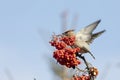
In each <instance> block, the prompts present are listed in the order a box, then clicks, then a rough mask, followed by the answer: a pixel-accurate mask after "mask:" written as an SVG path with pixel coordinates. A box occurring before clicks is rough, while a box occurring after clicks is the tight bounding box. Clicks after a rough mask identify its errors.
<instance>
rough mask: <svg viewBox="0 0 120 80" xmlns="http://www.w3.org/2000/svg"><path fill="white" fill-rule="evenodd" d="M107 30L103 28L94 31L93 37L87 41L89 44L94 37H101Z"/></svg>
mask: <svg viewBox="0 0 120 80" xmlns="http://www.w3.org/2000/svg"><path fill="white" fill-rule="evenodd" d="M105 31H106V30H102V31H100V32H97V33H94V34H92V37H91V39H90V40H89V41H87V43H88V44H90V43H92V42H93V40H94V39H96V38H97V37H99V36H100V35H101V34H103V33H104V32H105Z"/></svg>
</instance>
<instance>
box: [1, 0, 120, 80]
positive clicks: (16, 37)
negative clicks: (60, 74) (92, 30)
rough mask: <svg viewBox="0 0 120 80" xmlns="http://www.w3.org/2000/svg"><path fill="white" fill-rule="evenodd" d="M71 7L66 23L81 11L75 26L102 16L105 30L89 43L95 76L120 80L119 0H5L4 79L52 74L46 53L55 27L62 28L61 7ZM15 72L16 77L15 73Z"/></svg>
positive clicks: (48, 79)
mask: <svg viewBox="0 0 120 80" xmlns="http://www.w3.org/2000/svg"><path fill="white" fill-rule="evenodd" d="M64 11H67V12H68V19H67V23H68V24H67V26H68V29H70V27H71V24H72V19H73V18H74V16H75V15H76V14H78V16H79V20H78V23H77V27H76V30H77V31H79V30H80V29H81V28H82V27H84V26H87V25H88V24H90V23H92V22H94V21H96V20H98V19H101V20H102V21H101V23H100V24H99V26H98V28H97V29H96V32H97V31H100V30H102V29H106V30H107V31H106V32H105V33H104V34H103V35H102V36H100V37H99V38H98V39H96V40H95V41H94V42H93V44H92V45H91V51H92V52H93V53H94V56H95V57H96V60H92V59H91V57H90V56H87V55H86V56H87V57H88V59H90V62H91V63H92V64H94V65H95V66H96V67H98V69H99V72H100V74H99V76H98V79H97V80H101V77H102V76H104V75H106V74H107V76H106V77H105V80H118V79H119V76H120V47H119V45H120V42H119V41H120V1H119V0H1V1H0V80H33V78H34V77H35V78H37V80H42V79H44V80H53V76H52V74H51V70H50V68H49V64H48V62H49V61H48V60H47V57H48V56H49V57H51V58H52V48H50V44H49V43H48V42H49V40H50V37H51V35H52V33H53V32H55V33H56V34H59V33H60V29H61V26H62V24H61V23H62V21H61V13H62V12H64ZM11 76H12V77H11Z"/></svg>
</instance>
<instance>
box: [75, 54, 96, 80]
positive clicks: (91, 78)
mask: <svg viewBox="0 0 120 80" xmlns="http://www.w3.org/2000/svg"><path fill="white" fill-rule="evenodd" d="M77 56H78V57H79V58H81V59H82V60H83V61H84V63H85V65H86V69H87V70H88V73H89V75H91V72H90V68H89V66H88V63H87V61H86V59H85V57H84V56H82V55H81V54H80V55H79V54H77ZM90 80H94V76H90Z"/></svg>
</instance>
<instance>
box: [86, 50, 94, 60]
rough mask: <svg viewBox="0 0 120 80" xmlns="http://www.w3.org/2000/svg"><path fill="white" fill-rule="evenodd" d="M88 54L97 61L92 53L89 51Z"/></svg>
mask: <svg viewBox="0 0 120 80" xmlns="http://www.w3.org/2000/svg"><path fill="white" fill-rule="evenodd" d="M88 53H89V54H90V55H91V56H92V57H93V59H95V56H94V55H93V54H92V53H91V52H90V51H88Z"/></svg>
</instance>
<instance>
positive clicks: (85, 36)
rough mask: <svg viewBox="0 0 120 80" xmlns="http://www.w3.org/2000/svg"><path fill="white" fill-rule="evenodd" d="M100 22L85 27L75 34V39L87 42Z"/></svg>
mask: <svg viewBox="0 0 120 80" xmlns="http://www.w3.org/2000/svg"><path fill="white" fill-rule="evenodd" d="M100 21H101V20H97V21H95V22H93V23H92V24H90V25H88V26H86V27H85V28H83V29H81V30H80V31H79V32H77V33H76V37H77V38H80V39H81V40H84V41H88V40H89V39H90V38H91V35H92V32H93V30H95V28H96V27H97V25H98V24H99V23H100Z"/></svg>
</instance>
